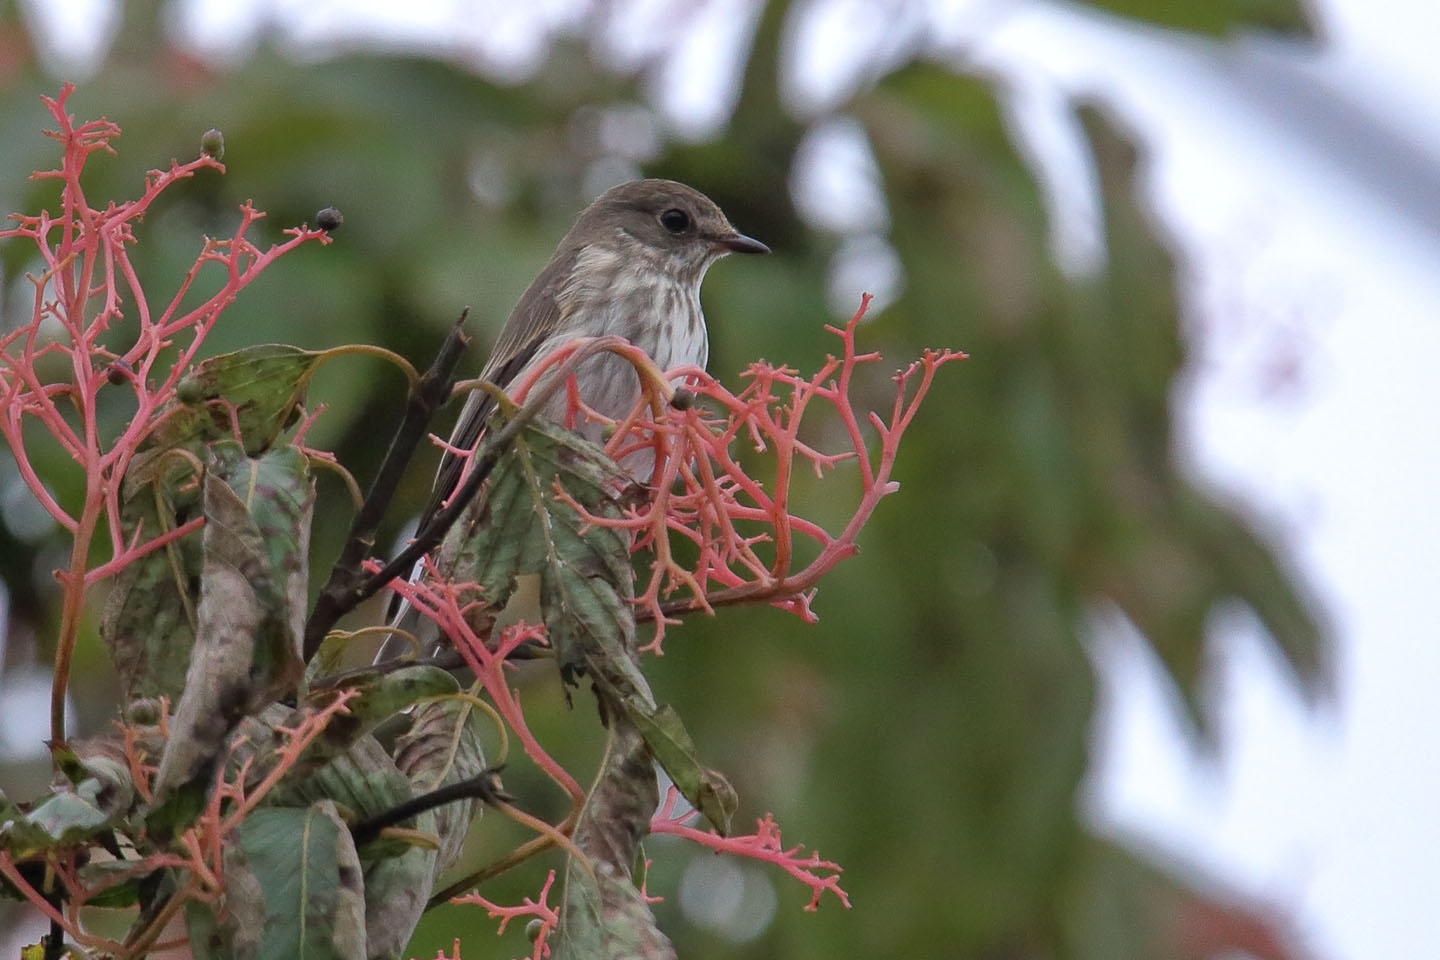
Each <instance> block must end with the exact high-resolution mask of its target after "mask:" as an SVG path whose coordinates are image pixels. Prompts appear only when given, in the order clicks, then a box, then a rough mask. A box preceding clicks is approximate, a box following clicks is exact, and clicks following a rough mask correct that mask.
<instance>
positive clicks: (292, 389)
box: [150, 343, 325, 456]
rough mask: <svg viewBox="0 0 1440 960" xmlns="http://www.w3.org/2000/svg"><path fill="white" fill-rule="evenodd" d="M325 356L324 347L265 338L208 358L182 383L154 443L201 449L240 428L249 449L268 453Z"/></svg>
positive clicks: (232, 434) (158, 446) (156, 433)
mask: <svg viewBox="0 0 1440 960" xmlns="http://www.w3.org/2000/svg"><path fill="white" fill-rule="evenodd" d="M324 359H325V354H324V353H318V352H316V351H312V350H301V349H300V348H299V347H291V346H287V345H286V344H283V343H264V344H259V345H257V346H253V347H246V348H245V349H243V350H236V351H235V352H234V353H226V354H221V355H220V356H218V357H211V358H210V359H208V360H203V361H201V362H200V363H199V364H197V365H196V367H195V370H194V371H193V372H192V373H191V374H190V376H188V377H186V378H185V379H184V380H182V381H180V383H179V384H178V385H177V386H176V390H175V393H176V401H175V403H173V404H171V405H170V406H169V407H168V408H167V409H166V410H165V411H164V413H163V414H162V415H163V416H164V417H165V419H164V420H163V422H162V423H161V424H160V425H159V426H158V427H157V428H156V429H155V431H154V432H153V433H151V435H150V444H151V445H153V446H155V447H156V448H159V449H165V448H168V447H185V448H187V449H189V450H191V452H198V450H199V449H200V448H202V447H204V446H205V445H207V444H209V443H212V442H214V441H216V440H221V439H227V438H232V437H234V436H235V432H236V430H237V429H238V430H239V433H240V436H241V437H242V438H243V439H244V441H245V452H246V453H248V454H250V455H251V456H256V455H258V454H260V453H263V452H264V451H265V450H267V449H268V448H269V447H270V445H271V444H273V443H274V442H275V440H276V439H277V438H278V437H279V436H280V433H281V431H282V430H284V429H285V428H286V427H287V426H289V425H290V424H291V423H292V422H293V420H294V417H295V416H296V414H297V411H298V408H299V406H300V404H302V403H304V401H305V392H306V390H307V388H308V387H309V385H310V378H311V377H312V376H313V375H314V373H315V370H316V369H317V368H318V367H319V365H320V364H321V362H322V361H323V360H324ZM231 407H233V408H234V418H233V420H232V417H231Z"/></svg>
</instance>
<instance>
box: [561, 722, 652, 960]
mask: <svg viewBox="0 0 1440 960" xmlns="http://www.w3.org/2000/svg"><path fill="white" fill-rule="evenodd" d="M657 798H658V795H657V791H656V784H655V772H654V767H653V765H652V764H651V761H650V756H649V752H648V751H647V750H646V747H645V744H644V742H643V740H642V739H641V737H640V735H639V733H638V731H636V730H635V728H634V727H632V726H630V725H629V723H628V721H627V720H626V719H625V718H624V717H619V718H615V719H613V720H612V722H611V742H610V746H609V749H608V750H607V751H606V754H605V765H604V767H603V768H602V769H601V771H600V776H599V778H598V779H597V780H596V783H595V786H594V787H592V788H591V790H590V795H589V797H588V798H587V800H586V802H585V807H584V809H583V810H582V811H581V813H580V819H579V822H577V823H576V825H575V834H574V839H575V845H576V846H577V847H579V848H580V850H581V852H583V853H584V854H585V856H586V859H587V863H581V862H579V861H577V860H576V859H575V858H573V857H572V858H571V859H570V860H569V861H568V862H567V864H566V868H565V891H564V894H563V900H562V901H561V905H560V909H559V913H560V924H559V926H558V927H557V928H556V935H555V941H556V942H555V945H554V950H555V952H554V956H555V957H557V958H561V960H565V958H569V960H591V958H597V960H622V958H624V960H629V958H645V960H668V958H672V957H674V956H675V948H674V947H673V946H672V945H671V944H670V941H669V939H668V938H667V937H666V936H665V934H663V933H662V932H661V931H660V928H659V927H658V926H657V925H656V923H655V916H654V914H653V913H651V911H650V905H649V904H648V903H646V902H645V898H644V897H642V896H641V895H640V891H639V890H638V889H637V888H636V885H635V883H634V880H633V878H632V877H631V875H630V865H631V864H632V863H633V862H634V860H635V854H636V852H637V851H638V850H639V841H640V838H641V837H642V836H643V835H644V833H645V828H646V826H647V825H648V824H649V822H650V815H651V813H652V812H653V811H654V809H655V804H656V801H657ZM592 871H593V872H592Z"/></svg>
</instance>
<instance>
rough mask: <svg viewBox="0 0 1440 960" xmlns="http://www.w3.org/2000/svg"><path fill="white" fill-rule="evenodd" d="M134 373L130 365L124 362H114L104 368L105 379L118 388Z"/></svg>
mask: <svg viewBox="0 0 1440 960" xmlns="http://www.w3.org/2000/svg"><path fill="white" fill-rule="evenodd" d="M134 372H135V371H134V369H133V368H132V367H131V366H130V364H128V363H126V362H125V361H124V360H115V361H113V362H112V363H111V364H110V366H108V367H106V368H105V379H106V380H109V381H110V383H111V384H112V385H113V386H117V387H118V386H120V384H122V383H124V382H125V381H126V380H129V379H130V376H131V375H132V374H133V373H134Z"/></svg>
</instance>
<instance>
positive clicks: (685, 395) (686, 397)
mask: <svg viewBox="0 0 1440 960" xmlns="http://www.w3.org/2000/svg"><path fill="white" fill-rule="evenodd" d="M670 406H672V407H674V408H675V409H676V410H689V409H690V408H691V407H693V406H695V391H694V390H687V389H685V388H684V387H681V388H680V389H678V390H676V391H675V395H674V396H673V397H671V398H670Z"/></svg>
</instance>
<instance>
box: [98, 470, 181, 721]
mask: <svg viewBox="0 0 1440 960" xmlns="http://www.w3.org/2000/svg"><path fill="white" fill-rule="evenodd" d="M193 463H194V461H191V460H187V459H185V458H183V457H178V456H171V457H165V456H163V455H162V454H161V453H160V452H158V451H151V452H150V453H148V454H141V455H140V456H138V457H136V458H135V460H133V461H132V462H131V470H130V472H129V473H127V474H126V478H125V490H126V500H125V503H124V505H123V506H122V508H121V526H122V530H123V532H124V535H125V537H126V538H127V540H128V539H133V538H135V537H136V536H137V535H138V537H139V539H140V541H141V542H145V541H149V540H153V539H155V538H156V537H158V536H160V535H161V534H164V533H168V532H170V531H171V530H174V529H175V528H176V527H177V526H180V525H181V524H184V523H185V522H187V521H189V520H190V519H191V518H192V517H193V516H195V515H197V514H198V512H199V510H200V500H199V496H198V495H197V493H196V492H195V490H193V489H186V488H185V484H186V483H189V482H190V481H193V480H195V479H197V478H196V470H195V469H194V467H193V466H192V464H193ZM162 468H164V469H162ZM141 473H145V474H149V475H151V480H150V481H146V482H140V481H139V480H137V479H136V478H137V475H138V474H141ZM203 564H204V560H203V548H202V535H201V533H200V532H199V531H195V532H192V533H189V534H187V535H186V536H184V537H181V538H180V539H178V540H174V541H171V542H170V543H169V544H167V545H166V546H165V547H164V548H162V549H160V550H156V551H154V552H151V553H148V554H146V555H145V556H143V557H141V558H140V559H139V560H136V561H135V562H133V563H131V564H129V565H127V566H126V567H125V568H124V569H123V570H121V571H120V573H119V574H118V575H117V576H116V578H115V581H114V583H112V584H111V585H110V592H109V594H108V595H107V597H106V601H105V609H104V612H103V613H102V615H101V620H100V636H101V638H102V639H103V640H104V641H105V645H106V647H107V648H108V650H109V651H110V659H111V660H112V662H113V663H114V664H115V670H116V672H117V673H118V674H119V677H120V689H121V698H122V700H123V701H124V702H129V701H131V700H134V699H137V698H142V697H161V696H167V697H170V698H171V700H172V701H178V700H179V697H180V691H181V690H182V689H183V688H184V685H185V673H186V671H187V670H188V669H189V665H190V652H191V649H192V648H193V647H194V645H195V627H196V610H195V608H196V606H197V605H198V603H199V579H200V570H201V567H202V566H203Z"/></svg>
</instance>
